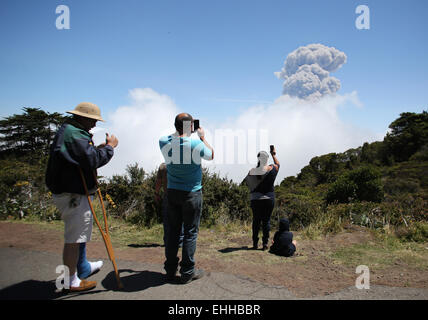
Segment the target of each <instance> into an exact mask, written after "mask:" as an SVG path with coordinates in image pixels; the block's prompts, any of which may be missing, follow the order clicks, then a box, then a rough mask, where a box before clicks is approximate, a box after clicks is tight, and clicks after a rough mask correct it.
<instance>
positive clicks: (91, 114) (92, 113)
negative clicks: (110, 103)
mask: <svg viewBox="0 0 428 320" xmlns="http://www.w3.org/2000/svg"><path fill="white" fill-rule="evenodd" d="M67 113H70V114H72V115H73V116H74V118H75V120H76V121H78V122H79V123H80V124H81V125H82V126H83V127H84V128H85V129H86V130H87V131H89V130H91V129H92V128H93V127H95V125H96V123H97V121H104V120H103V118H101V111H100V108H98V106H97V105H95V104H93V103H90V102H82V103H80V104H78V105H77V106H76V108H74V110H72V111H67Z"/></svg>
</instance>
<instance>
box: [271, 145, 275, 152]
mask: <svg viewBox="0 0 428 320" xmlns="http://www.w3.org/2000/svg"><path fill="white" fill-rule="evenodd" d="M274 149H275V147H274V146H273V144H271V145H270V152H273V150H274Z"/></svg>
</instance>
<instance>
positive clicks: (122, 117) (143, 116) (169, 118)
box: [93, 88, 178, 176]
mask: <svg viewBox="0 0 428 320" xmlns="http://www.w3.org/2000/svg"><path fill="white" fill-rule="evenodd" d="M129 96H130V98H131V101H130V102H131V103H130V105H128V106H121V107H119V108H117V109H116V110H115V111H114V112H113V113H111V114H109V115H108V116H107V122H106V123H103V124H100V126H99V127H97V129H96V130H95V131H93V132H94V142H95V143H96V144H99V143H101V142H103V141H104V139H105V133H106V132H108V133H109V134H114V135H115V136H116V137H117V138H118V139H119V145H118V147H117V148H116V149H115V154H114V156H113V158H112V160H111V161H110V162H109V163H108V164H107V165H106V166H104V167H102V168H100V169H99V174H100V175H106V176H112V175H113V174H124V173H125V169H126V166H127V165H129V164H134V163H135V162H138V164H139V165H140V167H143V168H144V170H146V172H150V171H152V170H155V169H156V167H157V166H159V164H160V163H161V162H162V155H161V153H160V151H159V137H160V136H161V135H163V134H169V133H172V132H174V131H175V129H174V118H175V116H176V114H177V113H178V109H177V107H176V105H175V103H174V101H172V99H171V98H170V97H168V96H166V95H162V94H159V93H157V92H156V91H154V90H153V89H150V88H144V89H140V88H137V89H133V90H130V92H129Z"/></svg>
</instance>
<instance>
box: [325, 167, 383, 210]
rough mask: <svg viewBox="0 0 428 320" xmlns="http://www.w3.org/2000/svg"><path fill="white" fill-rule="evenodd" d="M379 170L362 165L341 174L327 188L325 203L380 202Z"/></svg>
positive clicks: (381, 191) (381, 193)
mask: <svg viewBox="0 0 428 320" xmlns="http://www.w3.org/2000/svg"><path fill="white" fill-rule="evenodd" d="M380 177H381V175H380V172H379V171H378V170H377V169H375V168H374V167H371V166H363V167H360V168H357V169H354V170H351V171H349V172H347V173H345V174H343V175H341V176H340V177H339V178H338V179H337V180H336V181H335V182H334V183H333V184H332V185H331V186H330V187H329V189H328V192H327V197H326V201H327V203H333V202H339V203H348V202H352V201H354V200H359V201H372V202H380V201H382V199H383V188H382V183H381V179H380Z"/></svg>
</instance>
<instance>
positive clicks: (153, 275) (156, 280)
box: [101, 269, 166, 292]
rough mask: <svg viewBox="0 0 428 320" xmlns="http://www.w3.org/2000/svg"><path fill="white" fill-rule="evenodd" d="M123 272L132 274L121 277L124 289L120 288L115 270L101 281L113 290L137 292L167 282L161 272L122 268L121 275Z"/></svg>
mask: <svg viewBox="0 0 428 320" xmlns="http://www.w3.org/2000/svg"><path fill="white" fill-rule="evenodd" d="M121 273H131V274H130V275H126V276H121V277H120V281H121V282H122V284H123V289H119V288H118V286H117V281H116V275H115V273H114V271H112V272H110V273H109V274H108V275H107V276H106V277H105V278H104V280H103V281H101V284H102V286H103V287H104V288H106V289H107V290H112V291H123V292H136V291H141V290H146V289H148V288H151V287H158V286H161V285H163V284H165V283H166V282H165V276H164V275H163V274H162V273H160V272H154V271H147V270H145V271H134V270H131V269H121V270H119V275H120V274H121Z"/></svg>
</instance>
